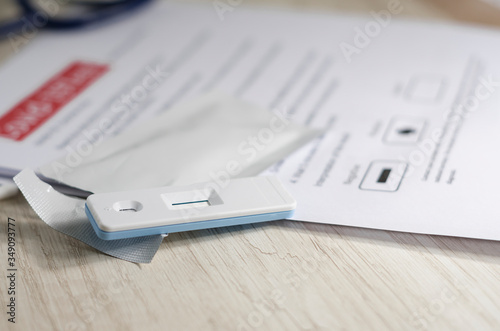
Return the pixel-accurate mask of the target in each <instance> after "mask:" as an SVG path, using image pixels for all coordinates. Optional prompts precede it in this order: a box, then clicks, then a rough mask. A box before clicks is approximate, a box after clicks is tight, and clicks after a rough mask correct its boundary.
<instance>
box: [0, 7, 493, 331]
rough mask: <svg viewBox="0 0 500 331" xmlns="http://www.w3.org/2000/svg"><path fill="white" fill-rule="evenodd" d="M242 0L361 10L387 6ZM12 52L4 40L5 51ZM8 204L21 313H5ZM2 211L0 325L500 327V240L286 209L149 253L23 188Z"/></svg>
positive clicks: (454, 12)
mask: <svg viewBox="0 0 500 331" xmlns="http://www.w3.org/2000/svg"><path fill="white" fill-rule="evenodd" d="M244 1H245V4H250V3H252V4H255V5H261V6H263V7H265V6H268V5H269V4H272V5H273V6H283V7H290V6H292V7H296V8H299V9H301V8H314V9H320V10H324V11H330V12H339V11H351V12H352V11H354V12H359V13H362V14H367V13H368V12H369V11H370V10H377V9H383V8H384V7H385V6H386V1H385V0H363V1H354V0H350V1H340V0H338V1H326V0H325V1H319V0H316V1H311V0H294V1H292V0H291V1H284V0H282V1H263V0H262V1H250V0H244ZM392 1H394V0H392ZM402 3H403V4H404V8H405V9H404V12H403V15H402V16H407V17H419V18H425V19H441V20H459V21H467V22H474V23H479V24H489V25H497V26H500V10H498V9H495V8H494V7H493V6H491V5H489V4H487V3H485V2H481V1H479V0H477V1H476V0H433V1H431V0H421V1H418V0H413V1H411V0H406V1H405V0H402ZM0 6H3V8H6V9H7V6H8V4H5V3H2V4H1V5H0ZM2 13H3V14H5V13H7V11H5V10H4V9H2ZM3 14H2V15H0V17H1V16H5V15H3ZM9 56H15V54H14V52H13V50H12V47H11V45H9V43H8V41H7V42H5V41H4V42H3V43H0V60H2V61H4V60H5V59H6V58H8V57H9ZM499 60H500V59H499ZM1 83H2V84H4V83H5V82H1ZM2 157H8V155H7V156H6V155H2ZM8 217H10V218H13V219H15V220H16V224H17V245H16V248H17V254H18V255H17V263H18V271H17V279H16V297H17V301H16V311H17V315H16V324H12V323H9V322H8V321H7V318H8V316H7V314H6V312H7V307H6V305H7V300H8V295H7V287H8V279H7V278H6V277H7V271H6V269H7V257H8V255H7V234H6V232H7V219H8ZM0 220H1V222H2V225H1V227H0V229H1V230H0V261H1V263H0V266H1V271H0V276H1V279H2V280H1V281H0V302H1V306H2V309H1V314H0V316H1V318H0V330H6V329H7V330H139V329H141V330H316V329H318V330H320V329H324V330H494V329H497V330H498V329H500V242H493V241H484V240H473V239H462V238H450V237H439V236H428V235H414V234H406V233H396V232H387V231H377V230H366V229H358V228H350V227H343V226H333V225H318V224H311V223H301V222H291V221H279V222H275V223H270V224H261V225H250V226H235V227H229V228H223V229H216V230H206V231H196V232H190V233H180V234H172V235H170V236H169V237H168V238H167V239H166V240H165V241H164V242H163V244H162V245H161V247H160V249H159V251H158V253H157V255H156V257H155V258H154V260H153V262H152V263H151V264H145V265H139V264H133V263H129V262H125V261H121V260H118V259H115V258H112V257H109V256H107V255H104V254H102V253H100V252H98V251H96V250H94V249H93V248H91V247H89V246H86V245H85V244H83V243H81V242H79V241H76V240H74V239H72V238H69V237H67V236H65V235H62V234H60V233H58V232H56V231H54V230H52V229H51V228H49V227H48V226H47V225H45V224H44V223H43V222H42V221H41V220H40V219H39V218H38V217H37V216H36V215H35V214H34V212H33V211H32V210H31V208H30V207H29V206H28V204H27V203H26V202H25V201H24V199H23V197H22V196H20V195H18V196H16V197H14V198H11V199H9V200H5V201H0ZM470 221H474V220H470Z"/></svg>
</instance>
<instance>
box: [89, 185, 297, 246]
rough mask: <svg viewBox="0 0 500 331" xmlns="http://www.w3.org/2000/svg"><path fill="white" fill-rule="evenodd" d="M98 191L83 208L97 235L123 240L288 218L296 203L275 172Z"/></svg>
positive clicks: (103, 237)
mask: <svg viewBox="0 0 500 331" xmlns="http://www.w3.org/2000/svg"><path fill="white" fill-rule="evenodd" d="M225 184H226V185H218V183H216V182H207V183H200V184H194V185H189V186H182V187H175V186H169V187H160V188H152V189H145V190H135V191H125V192H115V193H98V194H93V195H90V196H89V197H88V198H87V203H86V208H85V211H86V213H87V216H88V218H89V219H90V222H91V223H92V226H93V228H94V230H95V231H96V233H97V235H98V236H99V238H101V239H106V240H112V239H123V238H132V237H141V236H148V235H154V234H167V233H173V232H181V231H191V230H199V229H207V228H216V227H222V226H230V225H238V224H249V223H257V222H264V221H273V220H280V219H286V218H290V217H291V216H292V215H293V212H294V210H295V206H296V202H295V200H294V199H293V197H292V196H291V195H290V194H289V193H288V192H287V191H286V190H285V188H284V187H283V185H282V184H281V183H280V182H279V180H278V179H277V178H276V177H250V178H239V179H232V180H228V182H227V183H225Z"/></svg>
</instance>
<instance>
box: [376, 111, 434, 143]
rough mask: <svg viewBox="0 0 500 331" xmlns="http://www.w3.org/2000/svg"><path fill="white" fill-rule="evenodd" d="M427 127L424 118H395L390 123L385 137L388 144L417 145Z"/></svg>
mask: <svg viewBox="0 0 500 331" xmlns="http://www.w3.org/2000/svg"><path fill="white" fill-rule="evenodd" d="M425 127H426V121H425V119H423V118H411V117H395V118H393V119H392V120H391V122H390V123H389V127H388V128H387V130H386V132H385V135H384V142H385V143H388V144H410V145H411V144H416V143H417V142H418V141H420V139H421V138H422V135H423V133H424V130H425Z"/></svg>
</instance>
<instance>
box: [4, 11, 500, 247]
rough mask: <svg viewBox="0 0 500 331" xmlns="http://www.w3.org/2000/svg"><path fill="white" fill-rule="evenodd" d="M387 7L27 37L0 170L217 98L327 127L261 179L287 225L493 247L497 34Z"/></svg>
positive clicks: (7, 87)
mask: <svg viewBox="0 0 500 331" xmlns="http://www.w3.org/2000/svg"><path fill="white" fill-rule="evenodd" d="M391 3H392V4H393V5H391V6H390V7H388V8H387V9H384V10H382V11H379V12H372V13H367V15H366V16H363V17H356V16H352V17H351V16H345V15H332V14H319V13H308V14H303V13H296V12H289V11H282V10H267V11H264V10H252V9H245V8H243V6H241V7H239V6H234V4H233V5H231V4H230V3H229V2H228V3H227V6H225V7H217V6H214V5H213V4H209V5H206V6H205V5H189V4H178V3H163V2H162V3H157V4H154V5H153V6H150V7H148V8H145V9H143V10H142V11H140V12H139V13H137V14H135V15H130V16H129V17H127V18H126V19H124V20H121V21H118V22H115V23H113V24H110V25H104V26H101V27H95V28H93V29H90V30H85V31H75V32H71V33H55V32H50V33H49V32H43V33H42V32H40V33H39V35H38V36H37V37H36V38H35V39H33V40H28V42H27V45H26V46H25V47H24V48H25V49H23V50H22V51H21V52H20V53H19V54H17V55H16V56H14V57H13V58H12V59H10V60H9V61H8V63H6V64H5V65H4V66H3V67H2V68H0V82H1V83H0V84H1V89H0V150H1V151H2V155H3V156H2V159H1V163H0V172H2V174H3V175H10V176H11V175H13V174H15V173H16V172H17V171H18V170H20V169H22V168H25V167H38V166H40V165H42V164H45V163H47V162H49V161H50V160H52V159H54V158H56V157H61V156H63V155H70V156H69V158H68V162H69V163H71V162H74V163H78V162H79V161H78V160H79V158H82V157H85V155H86V154H87V153H91V151H92V146H95V145H96V144H99V143H100V142H101V141H102V140H103V139H105V138H106V137H109V136H113V135H116V134H117V133H119V132H121V131H123V130H125V129H127V128H129V127H132V126H135V125H137V124H138V123H141V122H143V121H144V120H146V119H148V118H152V117H154V116H156V115H159V114H161V113H163V112H167V111H168V110H169V108H170V107H172V105H174V104H176V103H178V102H180V101H183V100H186V99H188V98H191V97H194V96H196V95H199V94H201V93H204V92H206V91H210V90H212V89H218V90H222V91H224V92H226V93H230V94H233V95H235V96H237V97H240V98H243V99H245V100H247V101H250V102H252V103H255V104H258V105H260V106H262V107H266V108H268V109H272V110H275V111H279V112H281V113H283V112H284V113H287V114H288V115H289V116H290V117H291V118H293V119H294V120H295V121H296V122H299V123H305V124H307V125H310V126H313V127H317V128H325V129H327V130H326V132H325V134H323V135H322V136H320V137H319V138H317V139H316V140H315V141H313V142H312V143H310V144H309V145H307V146H305V147H304V148H302V149H300V150H299V151H297V152H296V153H295V154H293V155H291V156H290V157H288V158H287V159H285V160H283V161H282V162H279V163H278V164H276V165H275V166H273V167H271V168H270V169H269V170H268V171H266V172H265V174H275V175H277V176H278V177H279V178H281V179H282V180H283V182H284V183H285V185H286V186H287V187H288V188H289V189H290V191H291V193H292V194H293V195H294V197H295V198H296V199H297V201H298V209H297V212H296V214H295V218H294V219H296V220H302V221H312V222H322V223H334V224H343V225H350V226H360V227H368V228H378V229H388V230H396V231H409V232H418V233H429V234H442V235H452V236H464V237H474V238H484V239H495V240H499V239H500V210H499V208H498V207H497V206H499V205H500V204H499V203H498V201H499V198H500V196H499V194H498V193H497V192H498V188H499V187H500V174H499V170H498V169H499V165H500V153H499V151H498V150H499V147H500V130H499V127H500V119H499V115H500V97H499V96H500V91H499V90H500V75H499V72H500V70H499V67H500V61H499V59H500V31H496V30H493V29H491V30H488V29H486V28H477V27H470V26H458V25H451V24H447V23H442V22H414V21H406V20H400V18H399V17H398V15H399V14H400V12H401V10H402V8H401V6H402V4H399V5H398V3H397V2H391ZM394 4H395V5H394ZM19 37H20V38H21V37H22V36H19ZM25 39H26V38H25ZM11 41H12V43H13V47H17V46H20V41H22V39H19V38H18V39H15V40H11ZM257 134H258V133H257ZM264 140H265V139H264V138H263V140H262V141H261V142H259V141H257V142H256V144H260V145H259V148H265V143H264V142H265V141H264Z"/></svg>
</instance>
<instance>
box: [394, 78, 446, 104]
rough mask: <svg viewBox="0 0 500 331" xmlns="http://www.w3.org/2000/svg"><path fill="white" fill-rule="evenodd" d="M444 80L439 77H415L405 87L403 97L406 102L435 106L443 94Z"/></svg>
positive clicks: (444, 88)
mask: <svg viewBox="0 0 500 331" xmlns="http://www.w3.org/2000/svg"><path fill="white" fill-rule="evenodd" d="M445 90H446V80H445V78H444V77H442V76H439V75H430V74H426V75H416V76H414V77H412V78H411V79H410V81H409V83H408V85H407V86H406V89H405V92H404V95H405V97H406V99H407V100H408V101H411V102H415V103H425V104H435V103H438V102H439V101H440V100H441V99H442V98H443V95H444V94H445Z"/></svg>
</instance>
